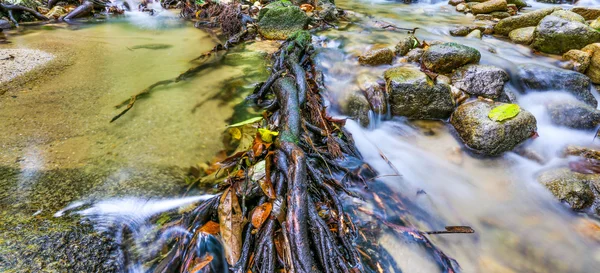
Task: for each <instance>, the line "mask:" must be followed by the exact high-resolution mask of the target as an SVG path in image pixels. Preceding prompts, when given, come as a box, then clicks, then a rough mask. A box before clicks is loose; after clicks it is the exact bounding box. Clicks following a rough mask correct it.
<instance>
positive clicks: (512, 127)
mask: <svg viewBox="0 0 600 273" xmlns="http://www.w3.org/2000/svg"><path fill="white" fill-rule="evenodd" d="M503 104H505V103H502V102H490V101H484V100H475V101H472V102H468V103H465V104H462V105H460V106H459V107H457V108H456V111H454V113H452V117H451V118H450V123H451V124H452V126H454V129H456V132H457V133H458V136H459V137H460V138H461V140H462V141H463V142H464V144H465V145H466V146H467V147H469V148H471V149H472V150H473V151H474V152H476V153H479V154H483V155H487V156H498V155H501V154H502V153H504V152H507V151H510V150H512V149H514V148H515V147H516V146H517V145H519V144H520V143H522V142H523V141H525V140H527V139H528V138H530V137H531V136H532V135H534V134H535V132H536V130H537V126H536V120H535V117H534V116H533V115H532V114H531V113H529V112H528V111H526V110H524V109H521V111H520V112H519V114H517V115H516V116H515V117H513V118H510V119H507V120H504V121H494V120H491V119H490V118H489V117H488V114H489V113H490V111H491V110H492V109H493V108H495V107H497V106H500V105H503Z"/></svg>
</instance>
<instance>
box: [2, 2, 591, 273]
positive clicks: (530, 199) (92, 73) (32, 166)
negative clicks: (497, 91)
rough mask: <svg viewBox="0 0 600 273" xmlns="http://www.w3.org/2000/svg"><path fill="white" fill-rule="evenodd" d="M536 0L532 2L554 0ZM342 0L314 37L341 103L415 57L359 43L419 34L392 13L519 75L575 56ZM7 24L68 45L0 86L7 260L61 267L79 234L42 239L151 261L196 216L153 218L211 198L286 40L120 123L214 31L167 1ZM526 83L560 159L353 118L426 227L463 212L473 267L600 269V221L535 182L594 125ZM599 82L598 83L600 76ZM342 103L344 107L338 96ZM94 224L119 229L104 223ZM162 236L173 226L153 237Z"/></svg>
mask: <svg viewBox="0 0 600 273" xmlns="http://www.w3.org/2000/svg"><path fill="white" fill-rule="evenodd" d="M531 2H533V1H531ZM533 3H534V4H533V7H532V8H530V9H539V8H543V7H546V6H550V5H547V4H541V3H536V2H533ZM336 5H337V6H338V8H341V9H344V10H349V11H351V14H350V15H351V17H352V23H346V24H345V25H343V26H340V28H339V29H330V30H327V31H322V32H319V33H318V34H317V35H316V36H315V37H313V38H314V40H315V44H317V45H318V46H320V47H321V49H320V50H319V53H318V55H317V57H316V58H317V63H318V65H319V69H321V70H322V71H323V73H324V78H325V84H326V87H327V89H328V95H329V96H330V97H331V98H332V100H333V101H339V100H343V98H344V95H345V94H347V93H349V92H354V91H355V90H357V88H358V87H357V86H358V85H359V83H360V79H361V78H371V79H383V73H384V71H385V70H387V69H388V68H390V67H392V66H395V65H400V64H401V63H400V62H399V61H398V62H397V63H394V64H392V65H382V66H377V67H364V66H360V65H359V64H358V61H357V56H358V55H360V54H361V53H362V52H364V51H365V50H366V49H367V48H369V47H371V46H374V45H376V44H383V45H387V46H393V45H394V44H395V43H397V42H398V41H400V40H401V39H402V38H405V37H406V36H407V35H408V34H406V33H403V32H394V31H388V30H384V29H381V28H380V27H377V26H376V24H375V21H379V20H381V21H385V22H388V23H391V24H393V25H396V26H400V27H403V28H415V27H418V28H419V29H418V30H417V32H416V36H417V37H418V38H419V39H420V40H421V41H434V40H438V41H454V42H458V43H461V44H465V45H468V46H471V47H474V48H476V49H478V50H479V52H481V55H482V57H481V63H482V64H491V65H494V66H497V67H500V68H502V69H504V70H505V71H507V72H508V73H509V74H510V75H511V76H513V75H515V74H516V71H517V68H516V65H518V64H523V63H536V64H541V65H549V66H555V65H557V64H558V62H559V60H557V59H554V58H552V57H549V56H543V55H538V54H533V53H532V51H531V49H530V48H528V47H526V46H522V45H516V44H514V43H512V42H510V41H509V40H507V39H504V40H503V39H500V38H498V37H493V36H489V35H486V36H484V37H483V39H481V40H478V39H468V38H464V37H452V36H450V35H449V34H448V33H449V30H450V29H451V28H452V27H454V26H458V25H468V24H472V23H473V20H474V19H473V18H468V17H466V16H465V15H464V14H462V13H458V12H456V11H455V10H454V7H452V6H449V5H447V4H446V2H445V1H433V0H432V2H431V3H425V2H421V3H418V4H410V5H407V4H401V3H396V2H391V1H380V0H377V1H366V0H362V1H361V0H337V1H336ZM579 5H585V6H600V1H598V0H586V1H581V2H580V3H579ZM7 36H8V37H9V39H10V40H11V42H12V43H11V44H6V45H0V49H10V48H31V49H41V50H44V51H47V52H49V53H51V54H53V55H54V56H55V59H54V60H53V61H52V62H51V63H50V64H49V65H48V66H47V68H44V70H43V71H42V72H38V73H36V74H33V75H32V76H28V77H29V78H27V79H26V80H18V81H19V82H17V83H11V84H12V85H11V84H9V85H8V87H7V89H8V90H9V91H8V92H7V93H6V94H4V95H0V118H1V120H2V122H0V149H1V150H0V209H1V210H2V211H1V212H0V271H3V272H4V271H6V272H30V271H31V272H52V270H55V271H58V272H62V271H63V270H61V269H62V267H61V266H63V265H61V264H60V263H59V262H57V261H63V260H65V259H67V256H68V257H71V256H70V255H71V254H68V253H76V252H78V251H80V250H78V249H77V247H71V246H70V247H66V248H67V249H66V250H64V252H65V253H67V254H61V253H53V251H44V252H39V251H41V250H40V248H41V247H40V246H37V247H36V246H35V245H39V244H40V242H41V241H43V242H49V241H56V240H62V241H63V242H64V241H66V242H69V243H70V244H73V245H76V246H77V245H82V246H84V245H90V247H98V248H104V247H105V246H104V245H102V244H99V245H94V244H93V243H90V242H91V241H94V240H109V241H116V242H117V243H127V244H131V245H133V247H132V248H133V249H135V250H136V251H137V254H136V255H131V256H129V259H127V260H123V259H122V258H119V257H116V256H115V255H114V252H117V253H119V255H123V252H126V251H127V250H122V249H118V250H114V249H110V251H108V250H107V251H106V252H105V251H103V250H97V249H96V250H84V251H81V253H80V254H79V256H77V257H78V258H79V259H81V260H82V262H81V263H82V265H81V267H80V269H82V270H85V269H89V268H92V267H93V268H96V269H95V270H98V271H103V269H107V268H110V269H114V268H118V269H119V270H121V271H124V272H144V270H145V268H144V265H143V264H142V263H141V262H140V261H141V260H147V259H148V258H149V257H151V256H152V255H156V253H157V252H158V251H159V250H160V249H161V247H162V243H164V241H165V240H166V239H167V237H169V236H177V234H178V233H181V232H185V231H181V230H178V229H176V228H174V229H173V230H171V231H172V232H170V233H169V234H162V235H161V236H156V232H157V231H156V230H155V229H154V227H153V226H152V225H151V224H150V219H151V218H152V217H155V216H157V215H159V214H160V213H163V212H167V211H173V210H177V209H182V208H184V207H186V206H188V205H190V204H193V203H196V202H199V201H201V200H205V199H207V198H208V197H210V196H211V195H209V194H208V193H205V192H199V191H192V192H188V193H187V196H186V197H181V194H182V193H183V192H185V190H186V188H187V182H188V181H186V180H185V179H184V177H186V175H187V172H188V167H189V166H192V165H195V164H199V163H206V162H209V161H211V160H212V159H213V158H214V156H215V154H217V153H218V152H219V151H221V150H223V149H224V146H225V145H224V143H223V140H222V135H223V131H224V130H225V128H226V125H227V124H231V123H235V122H239V121H242V120H245V119H247V118H248V117H251V116H254V115H256V113H254V112H252V110H249V109H248V107H247V105H246V101H245V100H244V98H245V97H246V96H247V95H248V94H249V93H250V92H251V91H252V90H253V88H254V85H255V84H256V83H258V82H261V81H264V80H265V78H266V77H267V76H268V73H267V65H268V63H267V60H266V59H267V58H266V56H267V54H268V53H271V52H274V51H275V50H277V47H278V44H277V43H273V42H268V41H257V42H255V43H253V44H250V45H247V46H245V47H244V48H236V49H234V51H233V52H232V53H231V54H230V55H229V56H228V57H226V58H225V59H223V60H221V61H220V62H218V63H216V64H214V65H213V67H211V68H210V69H206V70H204V71H202V72H201V73H199V74H197V75H195V76H194V77H193V78H191V79H189V80H187V81H182V82H179V83H174V84H170V85H167V86H165V87H161V88H159V89H157V91H154V92H153V93H152V95H151V96H149V97H147V98H144V99H143V100H141V101H139V102H137V103H136V105H135V107H134V108H132V110H131V111H130V112H129V113H128V114H127V115H125V116H123V117H122V118H121V119H119V120H118V121H116V122H115V123H109V121H110V119H111V118H112V117H113V116H114V115H115V114H117V113H118V112H119V110H116V109H115V107H114V106H115V105H117V104H119V103H120V102H121V101H123V100H124V99H128V98H129V97H130V96H131V95H133V94H135V93H137V92H139V91H140V90H142V89H144V88H145V87H147V86H148V85H149V84H151V83H153V82H156V81H157V80H162V79H169V78H172V77H175V76H177V75H178V74H179V73H181V72H183V71H185V70H187V69H189V68H191V67H193V66H194V62H191V61H190V60H193V59H194V58H196V57H198V56H199V55H200V54H202V53H203V52H205V51H207V50H209V49H210V48H212V47H213V46H214V45H215V41H213V40H212V38H211V37H210V35H208V34H206V33H204V32H202V31H200V30H198V29H196V28H194V27H193V25H192V23H189V22H184V21H182V20H180V19H178V17H177V14H176V13H174V12H171V11H161V12H160V13H159V15H157V16H154V17H150V16H148V15H146V14H142V13H135V12H134V13H130V14H128V15H127V16H125V17H120V18H107V19H98V20H91V21H90V22H85V23H83V24H78V25H70V26H69V25H65V24H56V25H54V24H48V25H43V26H32V27H28V28H26V29H20V30H17V31H11V32H8V33H7ZM148 45H163V46H158V47H157V48H151V46H148ZM155 47H156V46H155ZM511 78H512V77H511ZM508 84H509V85H515V83H514V82H509V83H508ZM513 88H516V86H514V87H513ZM515 93H516V95H517V100H518V101H519V104H520V105H521V107H522V108H524V109H527V110H528V111H530V112H532V113H533V114H534V116H535V117H536V119H537V126H538V134H539V137H537V138H536V139H534V140H529V142H528V143H527V144H526V145H527V147H528V148H529V149H531V150H532V151H534V152H536V153H537V154H540V155H542V156H544V157H545V158H546V159H548V160H546V161H545V163H543V164H542V163H538V162H535V161H532V160H530V159H527V158H524V157H522V156H520V155H518V154H516V153H512V152H509V153H506V154H505V155H503V156H501V157H498V158H481V157H478V156H475V155H473V154H471V153H469V152H467V151H466V149H465V148H464V146H463V144H461V142H460V140H459V139H458V137H457V136H456V135H455V134H456V133H455V132H454V131H453V129H452V126H450V125H449V124H445V123H444V122H441V121H410V120H407V119H404V118H398V117H396V118H392V119H390V118H388V117H381V116H377V115H375V114H372V115H370V125H369V126H368V127H367V128H365V127H361V126H360V125H359V124H358V123H357V122H355V121H352V120H349V121H347V123H346V126H347V129H348V130H349V131H350V132H351V133H352V135H353V138H354V141H355V142H356V145H357V147H358V149H359V151H360V152H361V154H362V156H363V157H364V160H365V161H366V162H367V163H369V164H370V165H371V166H372V167H373V168H374V169H375V170H377V172H378V173H379V180H381V181H384V182H385V183H386V184H388V185H389V186H390V188H392V189H394V190H396V191H398V192H401V193H403V195H404V196H408V197H409V198H410V199H411V201H412V202H413V203H414V204H417V205H418V206H419V207H420V208H421V210H420V211H418V212H414V215H413V216H414V219H413V222H412V223H411V224H413V225H414V227H415V228H416V229H418V230H443V229H444V227H445V226H459V225H465V226H470V227H472V228H473V229H474V230H475V233H474V234H447V235H431V236H429V238H430V239H431V241H432V242H433V243H434V244H436V246H438V247H439V248H441V249H442V250H443V251H444V253H446V254H447V255H448V256H450V257H451V258H453V259H455V260H456V261H457V263H458V264H459V265H460V267H461V269H462V272H486V273H509V272H536V273H537V272H539V273H542V272H565V273H566V272H568V273H577V272H590V273H591V272H599V271H600V244H599V243H598V241H594V240H591V239H590V237H589V236H590V235H589V234H588V233H586V227H587V226H588V225H589V223H591V222H592V221H594V219H589V217H590V216H587V215H586V214H583V213H575V212H573V211H572V210H570V209H569V208H568V207H567V206H565V205H564V204H561V203H559V202H558V201H556V199H555V197H554V196H553V195H552V194H551V193H550V192H549V191H548V190H547V189H546V188H545V187H544V186H542V185H541V184H539V183H538V182H537V181H536V177H537V174H539V172H541V171H543V170H547V169H549V168H552V167H555V166H560V165H564V164H565V163H566V162H567V161H568V158H561V157H558V156H557V154H558V153H559V151H561V150H562V149H563V147H564V146H566V145H582V146H586V145H587V146H589V145H593V144H594V131H582V130H574V129H567V128H564V127H558V126H556V125H553V124H552V123H551V122H550V120H549V117H548V113H547V112H546V110H545V107H543V106H544V103H545V102H546V101H548V100H552V99H561V98H562V96H564V94H562V93H560V92H554V93H553V92H551V93H543V94H541V93H537V94H536V93H532V94H527V95H522V94H518V93H517V92H515ZM0 94H1V93H0ZM594 96H595V97H596V98H600V97H599V95H598V93H597V92H595V93H594ZM329 111H330V113H331V114H332V115H334V116H339V117H343V115H342V114H341V111H340V109H338V108H337V106H336V104H335V103H334V104H333V106H332V107H331V108H329ZM382 154H383V155H385V157H386V158H387V159H388V160H389V161H386V160H384V159H383V157H382V156H381V155H382ZM392 166H393V167H392ZM394 169H396V170H397V171H398V173H399V174H400V175H397V174H396V170H394ZM81 219H83V220H81ZM424 219H425V220H424ZM426 219H435V220H432V221H428V220H426ZM80 222H82V223H80ZM80 225H81V226H80ZM114 226H127V228H128V230H130V231H131V232H132V234H133V235H128V236H130V237H132V238H133V240H127V241H124V240H122V238H124V237H123V236H124V235H123V234H117V235H115V234H114V233H111V232H110V231H111V230H112V228H113V227H114ZM93 230H96V231H100V232H101V233H106V234H112V235H110V236H108V238H103V239H100V238H97V237H89V236H92V235H89V234H95V233H94V232H93ZM74 234H77V235H74ZM78 234H83V235H81V236H79V235H78ZM93 236H96V235H93ZM165 236H166V237H165ZM595 236H598V235H595ZM88 237H89V238H91V239H88ZM148 237H151V238H155V237H157V238H155V239H154V240H153V241H151V242H148V239H147V238H148ZM206 242H207V244H208V243H210V240H209V239H207V240H206ZM381 244H382V245H383V246H384V247H385V248H386V249H388V251H389V252H390V253H391V254H392V256H393V257H394V260H395V261H396V262H397V263H398V265H399V267H400V268H402V270H403V272H411V273H412V272H440V270H439V268H438V267H437V265H436V264H435V263H434V262H433V261H431V260H430V258H429V257H428V256H427V255H426V254H424V251H423V250H422V249H421V248H420V246H418V245H414V244H411V243H410V242H408V241H405V240H403V239H402V238H398V237H396V236H394V234H386V235H385V236H383V237H382V238H381ZM42 245H45V246H48V245H51V246H54V247H57V246H56V244H52V243H47V244H46V243H44V244H42ZM58 247H63V246H58ZM84 249H85V248H84ZM109 252H110V253H109ZM111 253H112V254H111ZM117 256H118V255H117ZM99 258H106V259H107V260H108V261H109V262H107V263H105V264H103V265H101V266H97V267H96V266H94V265H93V261H87V260H89V259H92V260H93V259H99Z"/></svg>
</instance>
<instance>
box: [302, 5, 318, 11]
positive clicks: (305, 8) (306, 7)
mask: <svg viewBox="0 0 600 273" xmlns="http://www.w3.org/2000/svg"><path fill="white" fill-rule="evenodd" d="M300 9H301V10H303V11H304V12H311V11H313V10H314V9H315V8H314V7H313V6H312V5H311V4H302V5H300Z"/></svg>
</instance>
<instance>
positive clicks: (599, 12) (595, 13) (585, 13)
mask: <svg viewBox="0 0 600 273" xmlns="http://www.w3.org/2000/svg"><path fill="white" fill-rule="evenodd" d="M571 12H574V13H577V14H579V15H581V16H582V17H583V19H585V20H594V19H597V18H598V17H600V8H593V7H573V8H572V9H571Z"/></svg>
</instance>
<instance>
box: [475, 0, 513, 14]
mask: <svg viewBox="0 0 600 273" xmlns="http://www.w3.org/2000/svg"><path fill="white" fill-rule="evenodd" d="M506 5H507V3H506V0H488V1H485V2H483V3H479V4H477V5H474V6H473V7H471V10H472V11H473V14H481V13H490V12H494V11H506Z"/></svg>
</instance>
